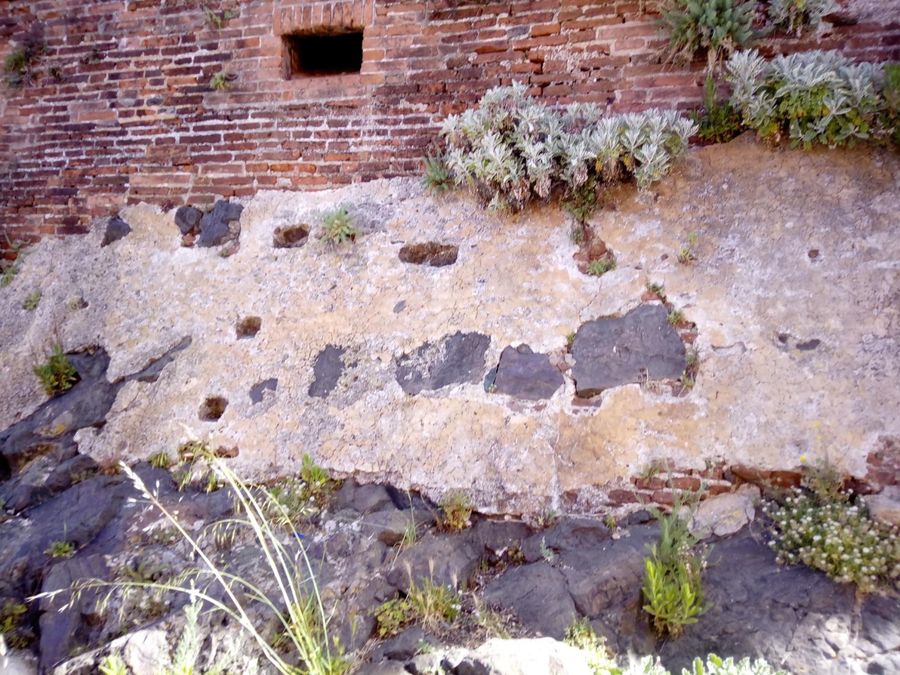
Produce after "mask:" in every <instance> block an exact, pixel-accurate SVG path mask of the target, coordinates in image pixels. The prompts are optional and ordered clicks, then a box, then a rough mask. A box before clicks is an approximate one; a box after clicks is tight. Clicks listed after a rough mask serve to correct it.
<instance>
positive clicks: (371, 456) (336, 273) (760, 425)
mask: <svg viewBox="0 0 900 675" xmlns="http://www.w3.org/2000/svg"><path fill="white" fill-rule="evenodd" d="M898 179H900V159H898V157H897V156H896V155H890V154H888V153H886V152H881V151H872V150H854V151H842V152H827V151H816V152H813V153H803V152H800V151H778V150H771V149H767V148H765V147H762V146H760V145H758V144H756V143H754V142H752V141H749V140H747V139H739V140H738V141H736V142H734V143H731V144H729V145H726V146H716V147H710V148H705V149H700V150H695V151H692V152H691V153H690V154H689V156H688V157H687V159H686V160H684V162H682V163H681V164H680V165H679V167H678V168H677V170H676V171H675V173H674V174H673V175H672V176H671V177H669V178H668V179H666V180H665V181H664V182H663V183H662V184H660V185H659V186H657V188H656V191H655V193H654V194H645V195H637V194H636V193H635V192H634V191H633V190H631V189H629V188H623V189H622V190H619V191H618V193H617V194H616V195H612V196H611V201H614V203H615V204H616V206H615V208H609V209H607V210H604V211H603V212H601V213H600V214H599V215H598V216H597V217H596V218H595V219H594V226H595V228H598V229H599V232H600V234H601V236H602V237H603V239H604V240H605V241H606V242H607V244H608V245H609V246H610V247H611V248H612V250H613V251H614V252H615V254H616V256H617V258H618V268H617V269H616V270H615V271H613V272H610V273H608V274H606V275H604V276H603V277H600V278H592V277H587V276H584V275H582V274H580V273H579V272H578V270H577V268H576V266H575V263H574V261H573V260H572V254H573V253H574V251H575V247H574V245H573V244H572V243H570V241H569V238H568V229H569V228H568V224H567V222H566V217H565V215H564V214H563V213H562V212H560V211H559V210H557V209H555V208H551V207H545V208H538V209H535V210H532V211H529V212H528V213H526V214H521V215H515V216H504V215H501V214H495V213H488V212H484V211H483V210H482V209H481V208H480V207H479V206H478V205H477V204H476V203H474V202H473V201H471V200H470V199H469V198H467V197H465V196H450V197H447V198H441V199H434V198H431V197H429V196H427V195H426V194H424V192H423V190H422V188H421V187H420V186H419V184H418V182H417V181H414V180H408V179H403V180H394V181H379V182H374V183H369V184H365V185H357V186H352V187H349V188H346V189H341V190H338V191H329V192H315V193H287V192H262V193H259V194H258V195H257V196H256V197H254V198H253V199H252V200H250V201H249V202H248V203H247V204H246V207H245V209H244V212H243V215H242V218H241V225H242V233H241V238H240V242H241V246H240V250H239V252H238V253H237V254H235V255H233V256H231V257H228V258H222V257H219V255H218V254H217V251H216V250H215V249H200V248H182V247H181V246H180V241H179V236H178V232H177V229H176V227H175V225H174V224H173V214H172V213H168V214H166V213H161V212H160V211H159V210H158V209H157V208H155V207H152V206H147V205H141V206H136V207H131V208H128V209H126V210H124V211H123V212H122V214H121V215H122V217H123V218H125V219H126V220H127V221H128V223H129V224H130V225H131V227H132V229H133V231H132V232H131V234H129V235H128V236H127V237H125V238H124V239H122V240H121V241H118V242H116V243H114V244H112V245H111V246H108V247H106V248H102V249H101V248H100V240H101V238H102V234H103V233H102V227H100V226H98V228H97V229H95V231H94V232H92V233H91V234H89V235H86V236H84V237H78V238H69V239H66V240H64V241H46V242H44V243H42V244H40V245H38V246H37V247H35V248H34V250H33V251H32V252H31V253H30V254H29V255H28V256H27V257H26V259H25V262H24V264H23V267H22V271H21V272H20V273H19V274H18V276H17V277H16V278H15V280H14V282H13V283H12V284H11V285H10V286H9V287H7V288H5V289H2V290H0V316H2V317H3V321H2V325H0V428H4V427H6V426H8V425H10V424H12V423H13V422H14V421H16V420H17V419H20V418H21V417H23V416H24V415H26V414H28V413H29V412H31V411H32V410H33V409H34V408H35V407H36V406H37V405H38V404H39V403H40V402H41V400H42V399H43V394H42V392H41V391H40V389H39V387H38V385H37V382H36V380H35V378H34V376H33V374H32V373H31V368H32V366H33V364H34V363H35V361H36V358H37V356H36V355H37V354H39V353H40V352H41V351H42V350H44V349H47V348H48V346H49V344H50V343H51V342H53V341H54V340H55V339H57V338H58V339H59V340H61V342H62V343H63V345H64V347H65V348H66V349H67V350H75V349H78V348H80V347H84V346H87V345H93V344H97V345H102V346H103V347H105V348H106V349H107V350H108V351H109V354H110V356H111V358H112V362H111V365H110V371H109V376H110V377H111V378H118V377H122V376H124V375H126V374H128V373H131V372H134V371H136V370H138V369H140V368H141V367H143V366H144V365H146V363H147V362H148V361H149V360H150V359H151V358H153V357H156V356H158V355H159V354H161V353H163V352H165V351H166V350H167V349H169V348H170V347H172V346H173V345H175V344H176V343H178V342H179V340H181V338H182V337H184V336H186V335H190V336H192V337H193V342H192V344H191V345H190V347H188V348H187V349H186V350H185V351H184V352H182V353H180V354H179V355H178V357H177V358H176V359H175V361H174V362H173V363H172V364H170V365H169V366H167V367H166V369H165V370H164V371H163V372H162V375H161V376H160V377H159V379H158V381H156V382H154V383H140V382H135V381H132V382H129V383H127V384H126V385H125V386H124V387H122V389H121V390H120V392H119V394H118V397H117V399H116V402H115V404H114V405H113V408H112V410H111V413H110V415H109V417H108V421H107V423H106V425H105V426H104V427H102V428H101V429H96V430H95V429H87V430H83V431H81V432H79V434H78V436H77V438H78V441H79V444H80V446H81V449H82V450H83V451H86V452H88V453H90V454H92V455H94V456H95V457H97V458H102V459H110V458H114V457H124V458H129V459H134V458H138V457H146V456H148V455H150V454H151V453H154V452H157V451H159V450H174V448H175V447H176V446H177V445H178V443H179V442H181V441H184V440H186V439H187V438H188V437H189V436H196V437H201V438H207V439H208V440H209V441H210V442H211V443H213V444H216V445H224V446H229V447H230V446H235V445H236V446H238V447H239V448H240V456H239V457H238V459H237V460H235V461H236V462H237V463H238V464H239V465H240V466H241V467H242V468H243V470H244V471H246V472H247V473H248V474H250V475H252V476H258V477H262V476H267V475H273V474H283V473H286V472H290V471H292V470H295V469H296V468H297V467H298V465H299V461H300V459H301V457H302V455H303V454H304V453H305V452H310V453H312V454H313V455H314V456H315V457H316V458H317V459H318V460H319V461H320V462H321V463H323V464H324V465H326V466H328V467H330V468H332V469H335V470H337V471H341V472H348V473H357V474H360V475H362V476H367V477H368V476H371V477H379V478H381V479H387V480H390V481H393V482H395V483H397V484H399V485H401V486H413V487H419V488H423V489H424V490H425V491H426V492H428V493H429V494H431V495H432V496H440V495H441V494H442V493H443V492H444V491H446V490H447V489H450V488H463V489H467V490H470V491H471V493H472V495H473V497H474V499H475V502H476V503H477V505H478V506H480V507H482V508H483V509H487V510H490V509H513V510H518V509H522V510H531V511H537V510H540V509H542V508H544V507H546V506H548V505H550V504H551V503H553V502H554V500H556V499H557V498H558V496H559V495H560V494H562V493H563V492H565V491H584V493H585V494H594V495H595V496H596V497H597V498H599V496H600V495H601V494H602V493H601V492H598V491H597V490H595V489H593V487H592V486H594V487H595V486H602V485H604V484H607V483H609V482H611V481H614V480H615V479H617V478H619V477H622V476H626V475H629V474H634V473H637V472H639V471H640V470H641V469H642V468H644V467H646V466H647V465H648V464H649V463H650V462H651V461H652V460H654V459H668V460H670V461H671V462H672V463H674V464H676V465H679V466H698V467H702V466H703V464H704V461H706V460H712V459H717V458H724V459H725V460H727V461H729V462H742V463H748V464H754V465H758V466H762V467H766V468H793V467H796V466H797V465H798V464H799V458H800V455H801V454H806V455H808V456H809V457H811V458H815V457H820V456H825V455H828V456H829V457H830V459H831V460H832V461H834V462H836V463H837V464H838V465H839V466H841V467H842V468H844V469H846V470H848V471H850V472H853V473H857V474H861V473H864V472H865V465H864V460H865V456H866V454H867V453H868V452H869V451H870V450H871V449H872V448H873V447H874V445H875V443H876V439H877V438H878V437H879V436H882V435H895V436H896V435H898V434H900V415H898V412H897V411H898V410H900V387H898V384H897V383H898V381H900V223H898V219H900V216H898V214H900V190H898V187H900V185H898V182H900V181H898ZM339 203H347V204H350V205H353V208H354V210H355V212H356V214H357V222H358V224H360V225H362V227H363V230H364V234H363V236H361V237H360V238H359V239H358V241H357V243H356V244H355V245H353V246H352V247H346V248H343V249H339V250H332V249H330V248H329V247H328V246H327V245H326V244H325V243H324V242H323V241H322V240H320V239H318V238H317V236H316V235H317V233H318V222H319V221H318V215H319V214H320V213H321V212H322V211H324V210H325V209H327V208H330V207H332V206H334V205H337V204H339ZM297 223H308V224H311V225H313V230H312V233H311V236H310V239H309V243H307V244H306V245H305V246H303V247H302V248H297V249H274V248H273V247H272V234H273V231H274V230H275V228H276V227H279V226H285V225H295V224H297ZM692 232H696V233H697V235H698V241H697V244H696V253H697V258H698V260H697V262H696V263H695V264H693V265H690V266H685V265H680V264H679V263H678V262H677V260H676V254H677V251H678V249H679V247H680V246H681V245H682V244H683V243H685V242H686V241H687V238H688V235H689V233H692ZM429 240H434V241H440V242H444V243H449V244H457V245H459V258H458V261H457V262H456V263H455V264H453V265H450V266H447V267H440V268H433V267H427V266H418V265H409V264H404V263H402V262H400V261H399V260H398V251H399V249H400V248H401V246H403V245H404V244H407V243H415V242H422V241H429ZM813 249H815V250H817V251H818V256H817V257H816V258H815V259H811V258H810V254H809V252H810V251H811V250H813ZM650 281H653V282H659V283H663V284H664V285H665V289H666V292H667V294H668V297H669V299H670V300H671V301H672V302H673V303H674V305H675V306H676V307H679V308H682V309H683V311H684V313H685V315H686V316H687V318H688V319H689V320H691V321H693V322H695V323H696V324H697V328H698V334H699V337H698V338H697V342H696V347H697V348H698V350H699V355H700V360H701V365H700V372H699V376H698V378H697V381H696V386H695V387H694V389H693V391H691V392H690V393H689V394H688V395H687V396H683V397H674V396H671V395H669V394H662V393H656V392H655V390H654V389H652V388H646V387H645V388H642V387H641V386H639V385H628V386H624V387H619V388H616V389H613V390H609V391H607V392H605V393H604V394H603V400H602V404H601V405H600V406H599V407H584V406H578V405H573V401H572V399H573V394H574V385H573V383H572V381H571V379H568V378H567V381H566V384H565V386H564V387H563V388H560V389H559V390H558V391H557V392H556V394H555V395H554V397H553V398H552V399H551V400H549V401H545V402H539V403H529V402H526V401H516V400H512V399H509V398H507V397H506V396H503V395H500V394H492V393H489V392H486V391H485V388H484V386H483V385H482V384H481V383H476V384H463V385H457V386H452V387H448V388H445V389H441V390H438V391H433V392H431V391H425V392H422V393H420V394H418V395H416V396H409V395H407V394H405V393H404V392H403V391H402V389H401V388H400V386H399V384H397V382H396V380H395V379H394V363H393V361H394V359H395V358H396V357H398V356H400V355H401V354H404V353H407V352H410V351H412V350H414V349H416V348H417V347H418V346H420V345H421V344H422V343H424V342H426V341H432V342H434V341H437V340H440V338H442V337H443V336H445V335H447V334H451V333H455V332H457V331H462V332H469V331H477V332H480V333H484V334H486V335H489V336H491V338H492V340H491V344H490V347H489V348H488V351H487V356H486V365H485V371H487V369H489V368H491V367H493V366H495V365H496V364H497V361H498V359H499V355H500V352H501V351H502V350H503V348H504V347H506V346H508V345H518V344H520V343H527V344H528V345H530V347H531V348H532V349H533V350H534V351H535V352H543V353H553V352H557V353H560V352H561V351H562V350H563V349H564V347H565V344H566V335H567V334H568V333H569V332H571V331H573V330H575V329H576V328H577V327H578V326H579V325H580V324H581V323H582V322H584V321H586V320H590V319H594V318H597V317H598V316H603V315H610V314H620V313H624V312H626V311H628V310H629V309H632V308H633V307H635V306H636V305H637V304H639V303H640V302H641V300H640V296H641V294H642V293H643V291H644V285H645V284H646V283H647V282H650ZM36 289H41V290H42V293H43V297H42V300H41V302H40V306H39V307H38V309H37V310H36V311H34V312H27V311H25V310H23V309H21V305H22V302H23V300H24V298H25V297H26V296H27V295H28V294H29V293H31V292H32V291H34V290H36ZM77 297H82V298H83V299H84V300H85V301H86V302H87V303H88V306H87V307H86V308H84V309H77V310H76V309H72V306H73V305H72V302H71V301H72V299H73V298H77ZM401 303H405V304H401ZM247 315H258V316H260V317H261V318H262V327H261V329H260V331H259V333H258V335H257V336H256V337H255V338H253V339H242V340H238V339H236V336H235V324H236V323H237V322H238V321H239V320H240V319H241V318H242V317H244V316H247ZM779 334H780V335H781V336H782V337H781V338H780V339H779ZM813 339H816V340H819V341H820V343H819V345H818V346H817V347H816V348H815V349H806V350H803V349H798V348H797V344H798V343H804V342H807V341H809V340H813ZM329 344H331V345H341V346H344V347H346V353H345V355H344V361H345V363H352V362H355V364H356V365H355V366H353V367H351V368H347V369H346V370H345V372H344V374H343V376H342V378H341V380H340V381H339V382H338V385H337V387H336V389H335V391H334V392H332V393H331V394H330V395H329V396H328V397H327V398H315V397H310V396H309V395H308V390H309V386H310V384H311V382H312V380H313V362H314V360H315V357H316V355H317V354H318V352H319V351H320V350H322V349H323V348H325V347H326V346H327V345H329ZM273 377H274V378H278V386H277V390H276V391H275V392H274V393H273V392H266V393H265V394H264V399H263V401H262V402H260V403H257V404H252V403H251V400H250V397H249V390H250V388H251V387H252V386H253V385H254V384H256V383H258V382H260V381H262V380H265V379H268V378H273ZM211 395H219V396H224V397H226V398H227V399H228V401H229V405H228V408H227V409H226V411H225V413H224V415H223V416H222V418H221V419H220V420H218V421H217V422H202V421H200V420H199V419H198V409H199V407H200V405H201V403H202V402H203V400H204V399H205V398H206V397H207V396H211Z"/></svg>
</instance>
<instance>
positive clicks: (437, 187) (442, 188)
mask: <svg viewBox="0 0 900 675" xmlns="http://www.w3.org/2000/svg"><path fill="white" fill-rule="evenodd" d="M422 180H423V182H424V183H425V187H426V188H427V189H428V191H429V192H433V193H435V194H442V193H444V192H446V191H447V190H449V189H450V188H451V187H453V179H452V177H451V175H450V169H448V168H447V163H446V162H444V160H443V158H441V157H426V158H425V175H424V177H423V179H422Z"/></svg>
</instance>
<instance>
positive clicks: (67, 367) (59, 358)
mask: <svg viewBox="0 0 900 675" xmlns="http://www.w3.org/2000/svg"><path fill="white" fill-rule="evenodd" d="M33 370H34V374H35V375H36V376H37V379H38V381H39V382H40V383H41V386H42V387H43V388H44V392H45V393H46V394H47V395H48V396H56V395H58V394H62V393H64V392H67V391H68V390H69V389H71V388H72V387H73V386H74V385H75V383H76V382H78V371H77V370H75V366H73V365H72V363H71V361H69V357H68V356H66V353H65V352H64V351H63V349H62V346H61V345H59V344H56V345H54V346H53V349H52V351H51V352H50V356H49V357H47V360H46V361H45V362H44V363H41V364H39V365H36V366H35V367H34V369H33Z"/></svg>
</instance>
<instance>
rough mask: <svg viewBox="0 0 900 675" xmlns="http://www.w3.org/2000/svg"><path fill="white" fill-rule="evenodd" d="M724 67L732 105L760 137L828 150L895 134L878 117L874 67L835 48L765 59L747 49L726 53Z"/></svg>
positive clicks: (881, 100)
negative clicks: (850, 59)
mask: <svg viewBox="0 0 900 675" xmlns="http://www.w3.org/2000/svg"><path fill="white" fill-rule="evenodd" d="M726 70H727V75H726V78H727V79H728V81H729V82H730V83H731V86H732V96H731V102H732V104H733V105H734V106H735V108H736V109H738V110H739V111H740V113H741V116H742V120H743V123H744V124H745V125H746V126H748V127H750V128H752V129H755V130H756V131H757V133H758V134H759V136H761V137H762V138H764V139H768V140H771V141H774V142H777V141H779V140H781V139H782V138H787V139H790V141H791V144H792V145H802V146H803V147H804V148H810V147H812V145H813V144H815V143H819V144H822V145H827V146H828V147H831V148H834V147H838V146H841V145H846V144H847V143H850V142H852V141H854V140H859V139H875V140H880V139H884V138H888V137H890V136H891V134H893V133H895V129H894V128H891V127H890V121H889V120H887V119H886V117H885V115H884V109H885V108H886V107H887V103H886V101H885V97H884V95H883V94H882V93H881V91H879V88H880V85H879V83H880V79H881V78H880V73H879V70H880V67H879V66H876V65H874V64H871V63H851V62H850V61H849V60H848V59H847V58H846V57H845V56H843V55H841V54H840V53H839V52H836V51H830V52H823V51H811V52H803V53H799V54H791V55H789V56H777V57H775V58H774V59H773V60H772V61H766V60H765V59H764V58H763V57H762V56H760V54H759V52H757V51H756V50H750V51H746V52H735V53H734V54H732V55H731V57H730V58H729V59H728V63H727V64H726Z"/></svg>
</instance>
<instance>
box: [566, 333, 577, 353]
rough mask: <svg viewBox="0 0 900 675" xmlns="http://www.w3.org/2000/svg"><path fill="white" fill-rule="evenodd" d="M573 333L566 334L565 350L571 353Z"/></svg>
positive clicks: (573, 339)
mask: <svg viewBox="0 0 900 675" xmlns="http://www.w3.org/2000/svg"><path fill="white" fill-rule="evenodd" d="M575 335H576V333H575V331H574V330H573V331H572V332H571V333H567V334H566V349H567V350H569V351H571V350H572V345H574V344H575Z"/></svg>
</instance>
